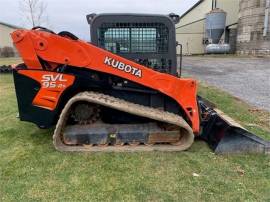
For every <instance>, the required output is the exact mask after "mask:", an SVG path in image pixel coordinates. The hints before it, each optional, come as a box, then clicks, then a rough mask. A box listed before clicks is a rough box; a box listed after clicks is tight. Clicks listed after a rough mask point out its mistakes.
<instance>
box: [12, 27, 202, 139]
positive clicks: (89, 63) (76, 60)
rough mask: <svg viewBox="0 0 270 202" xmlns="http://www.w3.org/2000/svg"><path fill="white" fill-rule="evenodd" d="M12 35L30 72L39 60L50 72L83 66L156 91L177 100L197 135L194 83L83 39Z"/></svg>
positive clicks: (43, 34) (26, 33) (39, 67)
mask: <svg viewBox="0 0 270 202" xmlns="http://www.w3.org/2000/svg"><path fill="white" fill-rule="evenodd" d="M11 36H12V39H13V42H14V44H15V46H16V48H17V50H18V51H19V53H20V55H21V57H22V59H23V60H24V62H25V64H26V66H27V67H28V68H29V69H34V70H35V69H36V70H42V69H43V68H42V65H41V64H40V61H39V58H41V59H43V60H44V61H46V62H48V63H49V64H50V66H51V67H52V69H50V70H52V71H53V70H55V68H56V67H57V66H58V65H59V64H62V65H70V66H76V67H83V68H88V69H91V70H96V71H100V72H104V73H108V74H112V75H116V76H119V77H122V78H124V79H127V80H130V81H133V82H136V83H138V84H141V85H144V86H146V87H149V88H152V89H155V90H158V91H160V92H162V93H163V94H166V95H167V96H169V97H171V98H173V99H174V100H176V101H177V103H178V104H179V105H180V106H181V108H182V109H183V110H184V112H185V113H186V115H187V117H188V118H189V120H190V122H191V124H192V129H193V132H194V133H195V134H198V133H199V131H200V120H199V111H198V105H197V83H196V81H195V80H193V79H183V78H177V77H174V76H172V75H169V74H164V73H160V72H157V71H154V70H152V69H150V68H147V67H145V66H142V65H140V64H137V63H135V62H133V61H130V60H127V59H125V58H123V57H120V56H118V55H115V54H112V53H111V52H108V51H106V50H103V49H101V48H98V47H96V46H94V45H92V44H89V43H87V42H84V41H82V40H72V39H70V38H66V37H62V36H59V35H56V34H52V33H48V32H44V31H36V30H17V31H15V32H13V33H12V34H11Z"/></svg>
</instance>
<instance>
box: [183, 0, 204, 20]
mask: <svg viewBox="0 0 270 202" xmlns="http://www.w3.org/2000/svg"><path fill="white" fill-rule="evenodd" d="M202 2H204V0H199V1H198V2H197V3H196V4H194V5H193V6H192V7H191V8H190V9H188V10H187V11H186V12H185V13H184V14H183V15H181V16H180V19H181V18H183V17H184V16H185V15H187V14H188V13H189V12H190V11H192V10H193V9H195V8H196V7H197V6H199V5H200V4H201V3H202Z"/></svg>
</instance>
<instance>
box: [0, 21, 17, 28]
mask: <svg viewBox="0 0 270 202" xmlns="http://www.w3.org/2000/svg"><path fill="white" fill-rule="evenodd" d="M0 25H4V26H7V27H10V28H13V29H21V28H22V27H19V26H16V25H11V24H8V23H5V22H1V21H0Z"/></svg>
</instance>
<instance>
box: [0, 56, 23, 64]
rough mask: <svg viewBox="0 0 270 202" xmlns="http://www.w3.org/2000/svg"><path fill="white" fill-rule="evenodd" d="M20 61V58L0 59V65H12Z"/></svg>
mask: <svg viewBox="0 0 270 202" xmlns="http://www.w3.org/2000/svg"><path fill="white" fill-rule="evenodd" d="M21 61H22V60H21V59H20V58H16V57H14V58H0V65H12V64H17V63H20V62H21Z"/></svg>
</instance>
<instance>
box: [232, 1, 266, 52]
mask: <svg viewBox="0 0 270 202" xmlns="http://www.w3.org/2000/svg"><path fill="white" fill-rule="evenodd" d="M269 5H270V0H241V1H240V11H239V21H238V30H237V32H238V34H237V53H238V54H252V55H270V30H269V27H270V21H269V16H270V14H269V12H270V11H269Z"/></svg>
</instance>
